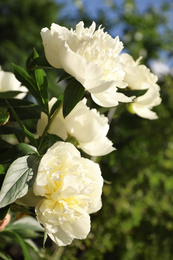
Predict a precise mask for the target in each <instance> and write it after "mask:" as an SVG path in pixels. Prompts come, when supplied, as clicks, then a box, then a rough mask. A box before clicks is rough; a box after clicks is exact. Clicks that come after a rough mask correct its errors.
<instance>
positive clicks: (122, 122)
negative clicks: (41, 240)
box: [0, 0, 173, 260]
mask: <svg viewBox="0 0 173 260" xmlns="http://www.w3.org/2000/svg"><path fill="white" fill-rule="evenodd" d="M110 2H111V3H112V5H111V8H112V11H113V12H114V13H115V17H114V19H113V18H112V19H111V20H109V17H108V16H107V14H106V13H104V11H103V10H102V11H100V12H99V13H98V16H97V18H96V19H95V21H96V22H97V23H98V24H100V23H102V24H103V26H104V27H105V29H106V31H109V30H111V29H112V28H114V27H116V26H118V24H120V23H122V24H123V29H122V40H123V41H124V43H125V49H126V50H127V51H128V52H129V53H130V54H131V55H132V56H133V57H134V58H135V59H136V58H138V57H139V55H144V59H143V62H144V63H145V64H146V63H147V64H149V61H150V60H151V59H153V58H159V57H160V55H161V54H163V52H164V56H165V57H169V58H171V57H172V56H171V55H172V46H173V42H172V41H173V30H172V29H171V28H170V24H169V21H168V13H169V14H170V13H171V12H173V6H172V5H171V2H170V1H163V5H162V8H161V9H160V11H159V10H155V9H154V8H152V7H151V6H150V7H149V8H148V9H147V11H146V12H145V13H142V14H141V13H140V12H139V10H138V8H137V5H136V4H135V1H133V0H125V1H124V2H123V8H122V9H121V10H119V9H118V7H117V5H116V1H114V2H112V1H110ZM57 3H58V1H57ZM4 6H6V7H5V8H4ZM14 6H15V9H14V10H13V11H12V12H11V11H10V10H12V9H11V8H12V7H14ZM16 6H17V7H16ZM30 7H32V8H33V9H32V8H31V9H30ZM16 8H17V9H16ZM45 9H46V15H45ZM15 10H16V11H15ZM60 10H61V8H60V7H59V6H58V4H55V2H53V1H51V0H44V1H34V0H33V1H31V0H27V1H20V0H15V1H14V0H11V1H10V0H8V1H7V0H6V1H1V3H0V28H1V36H2V40H1V46H0V60H1V65H2V66H3V68H7V67H8V68H9V62H11V61H12V62H15V63H16V64H18V65H22V63H23V61H24V60H25V58H26V56H27V55H28V51H29V50H30V49H31V48H32V47H33V45H34V47H36V48H37V50H38V51H41V52H43V49H41V39H40V35H39V33H40V29H41V28H42V27H44V26H48V27H49V25H50V24H51V22H55V21H56V22H57V23H61V24H65V25H66V24H67V25H69V24H70V22H72V23H73V24H74V23H77V22H78V21H79V20H83V21H84V22H86V25H89V24H91V20H90V16H89V14H87V13H86V12H85V9H80V13H79V16H78V17H75V18H73V19H71V20H70V16H69V19H68V17H66V19H65V20H63V19H61V20H58V17H59V16H58V14H59V12H60ZM161 10H162V11H161ZM2 28H3V29H2ZM7 28H8V30H7ZM18 55H19V56H18ZM159 85H160V86H161V97H162V104H161V105H160V106H158V107H157V108H156V109H155V110H156V111H157V114H158V116H159V119H157V120H154V121H149V120H146V119H142V118H139V117H137V116H136V115H131V114H129V113H128V112H127V111H126V110H124V112H123V113H122V114H121V116H117V117H115V118H114V119H113V120H112V122H111V128H110V132H109V138H110V139H111V140H112V141H113V142H114V144H115V147H116V148H117V150H116V151H115V152H113V153H111V154H110V155H108V156H104V157H103V158H102V159H101V161H100V165H101V169H102V172H103V177H104V178H105V180H107V181H108V182H110V183H107V182H105V184H104V189H103V207H102V209H101V210H100V211H99V212H98V213H96V214H93V215H92V216H91V218H92V230H91V232H90V234H89V235H88V237H87V239H86V240H84V241H79V240H76V241H74V242H73V243H72V245H70V246H67V247H65V248H57V247H56V246H55V245H54V244H52V243H51V242H50V240H49V239H48V241H47V243H46V250H47V251H46V256H45V259H51V260H54V259H62V260H69V259H70V260H77V259H86V260H87V259H90V260H97V259H106V260H112V259H116V260H148V259H150V260H171V259H173V256H172V255H173V247H172V244H173V196H172V194H173V123H172V118H173V78H172V76H171V75H167V76H165V77H164V78H162V79H161V80H160V81H159ZM115 114H116V111H115ZM98 160H99V158H98Z"/></svg>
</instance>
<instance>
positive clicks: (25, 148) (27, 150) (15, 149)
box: [0, 143, 37, 164]
mask: <svg viewBox="0 0 173 260" xmlns="http://www.w3.org/2000/svg"><path fill="white" fill-rule="evenodd" d="M36 153H37V149H36V148H35V147H34V146H31V145H29V144H26V143H19V144H17V145H13V146H12V147H10V148H9V149H6V152H4V153H3V154H1V157H0V163H3V164H4V163H8V162H13V161H14V160H16V159H17V158H18V157H22V156H24V155H30V154H36Z"/></svg>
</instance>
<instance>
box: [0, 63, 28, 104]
mask: <svg viewBox="0 0 173 260" xmlns="http://www.w3.org/2000/svg"><path fill="white" fill-rule="evenodd" d="M6 91H21V92H23V93H20V94H18V95H17V96H16V98H20V99H22V98H24V97H25V96H26V94H27V92H28V90H27V88H26V87H24V86H21V82H20V81H18V80H17V79H16V77H15V75H14V74H13V73H12V72H7V71H3V70H2V69H1V66H0V92H6Z"/></svg>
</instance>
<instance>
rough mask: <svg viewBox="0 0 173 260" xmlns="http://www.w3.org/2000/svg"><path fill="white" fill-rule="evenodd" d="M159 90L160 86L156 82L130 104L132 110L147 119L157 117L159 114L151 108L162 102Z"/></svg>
mask: <svg viewBox="0 0 173 260" xmlns="http://www.w3.org/2000/svg"><path fill="white" fill-rule="evenodd" d="M159 90H160V87H159V86H158V85H157V84H155V85H153V86H152V87H150V88H149V89H148V90H147V92H146V93H145V94H144V95H142V96H140V97H137V98H136V99H135V101H134V102H133V103H132V104H130V106H131V109H132V111H133V112H135V113H136V114H137V115H138V116H140V117H143V118H146V119H151V120H153V119H157V118H158V116H157V114H156V113H155V112H153V111H151V109H152V108H153V107H154V106H157V105H159V104H160V103H161V98H160V93H159Z"/></svg>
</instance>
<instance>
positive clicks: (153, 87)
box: [121, 53, 161, 119]
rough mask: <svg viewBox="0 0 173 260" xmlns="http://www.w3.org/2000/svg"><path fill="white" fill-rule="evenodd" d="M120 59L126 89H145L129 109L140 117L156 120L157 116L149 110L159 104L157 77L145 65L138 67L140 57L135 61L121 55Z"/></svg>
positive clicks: (128, 56) (124, 54)
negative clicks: (121, 60)
mask: <svg viewBox="0 0 173 260" xmlns="http://www.w3.org/2000/svg"><path fill="white" fill-rule="evenodd" d="M121 57H122V59H123V63H124V71H125V77H124V81H125V82H127V84H128V88H130V89H131V90H145V89H146V93H145V94H143V95H142V96H139V97H137V98H135V99H134V101H133V103H131V104H130V109H131V110H132V112H134V113H136V114H137V115H139V116H140V117H143V118H147V119H156V118H157V115H156V113H155V112H153V111H151V109H152V108H153V107H154V106H157V105H159V104H160V103H161V98H160V92H159V91H160V87H159V86H158V85H157V83H156V82H157V80H158V78H157V76H155V75H154V74H153V73H151V71H150V70H149V68H147V67H146V66H145V65H140V63H139V62H140V60H141V57H140V58H139V59H137V60H136V61H134V60H133V58H132V57H131V56H130V55H129V54H127V53H123V54H122V55H121Z"/></svg>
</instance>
